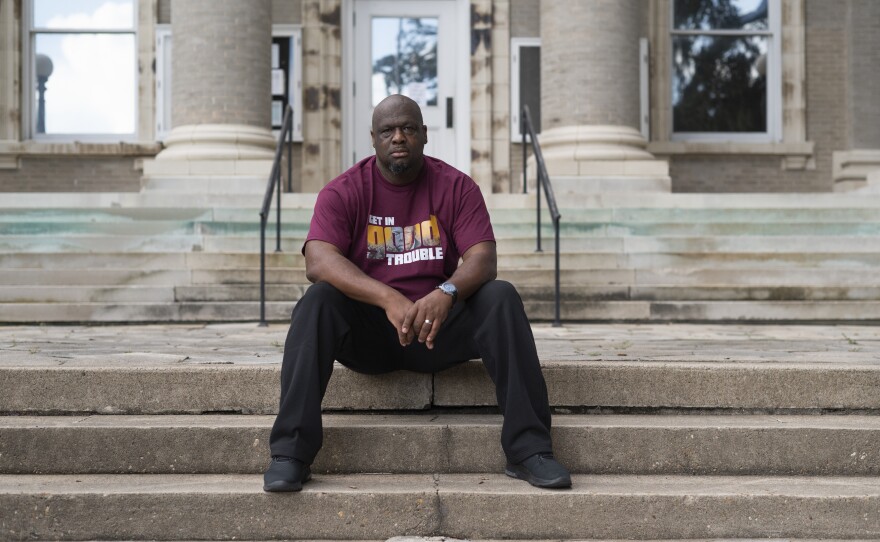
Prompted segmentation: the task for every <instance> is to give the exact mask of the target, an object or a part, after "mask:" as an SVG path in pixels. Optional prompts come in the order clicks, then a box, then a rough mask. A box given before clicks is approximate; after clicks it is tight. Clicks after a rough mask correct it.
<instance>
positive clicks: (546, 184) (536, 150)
mask: <svg viewBox="0 0 880 542" xmlns="http://www.w3.org/2000/svg"><path fill="white" fill-rule="evenodd" d="M522 124H523V130H522V148H523V194H526V193H528V180H527V168H528V162H527V160H528V158H527V154H528V147H527V146H526V135H528V136H529V139H531V143H532V154H533V155H534V157H535V164H536V165H537V170H538V187H537V188H538V189H537V197H538V199H537V202H538V204H537V215H538V217H537V218H538V247H537V248H536V249H535V252H544V251H543V250H542V249H541V187H543V188H544V195H545V196H546V197H547V207H548V208H549V209H550V217H551V218H552V220H553V229H554V230H555V232H556V276H555V282H556V316H555V318H554V320H553V327H560V326H561V325H562V321H561V317H560V292H559V290H560V288H559V219H560V218H562V215H560V214H559V207H557V206H556V196H554V195H553V186H552V185H551V184H550V175H548V174H547V165H546V164H545V163H544V155H543V154H542V153H541V145H540V144H539V143H538V136H537V135H535V128H534V127H533V126H532V116H531V114H530V113H529V106H528V105H523V110H522Z"/></svg>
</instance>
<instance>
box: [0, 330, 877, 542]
mask: <svg viewBox="0 0 880 542" xmlns="http://www.w3.org/2000/svg"><path fill="white" fill-rule="evenodd" d="M285 332H286V328H285V327H284V326H282V325H273V326H270V327H269V328H257V327H255V326H253V324H223V325H219V324H215V325H208V326H204V325H202V326H196V325H153V326H118V327H114V326H101V327H71V326H50V327H43V328H36V327H15V326H6V327H2V328H0V345H2V352H3V356H2V359H0V388H2V389H3V390H4V391H3V393H2V394H0V413H2V414H4V415H2V416H0V538H2V539H3V540H32V539H37V540H50V539H51V540H134V539H146V540H232V539H238V540H274V539H306V540H343V539H345V540H384V539H387V538H389V537H392V536H397V535H408V536H448V537H453V538H468V539H473V540H482V539H485V540H497V539H519V540H526V539H534V540H565V539H580V540H584V539H607V540H616V539H618V540H619V539H644V540H660V539H667V540H674V539H756V538H777V539H782V538H785V539H820V538H830V539H876V538H877V537H878V536H880V514H878V510H880V481H878V480H880V478H878V474H880V454H878V450H880V416H877V413H878V412H880V395H878V394H877V393H876V391H877V389H878V387H880V366H878V364H877V357H878V354H880V332H878V331H877V330H876V329H874V328H872V327H857V326H847V327H832V326H803V327H798V326H764V327H756V326H748V327H747V326H705V325H703V326H695V325H680V324H672V325H668V324H667V325H655V326H651V325H641V326H633V325H591V326H585V325H579V326H568V327H565V328H552V327H549V326H547V325H538V326H536V328H535V335H536V337H537V345H538V350H539V354H540V357H541V360H542V364H543V365H544V372H545V376H546V379H547V383H548V389H549V394H550V398H551V403H552V404H553V406H554V410H555V415H554V429H553V438H554V443H555V448H556V454H557V456H558V457H559V458H560V459H561V460H562V461H564V462H565V463H566V464H567V465H568V466H569V467H570V468H571V469H572V471H573V472H574V487H573V489H571V490H567V491H546V490H538V489H535V488H532V487H531V486H528V485H527V484H525V483H523V482H520V481H515V480H511V479H508V478H507V477H505V476H504V475H503V474H502V469H503V466H504V461H503V457H502V455H501V452H500V449H499V448H500V446H499V444H498V442H499V435H500V422H501V420H500V417H499V416H498V414H497V413H495V412H494V409H493V407H492V405H494V400H493V393H492V385H491V383H490V382H489V380H488V377H487V375H486V374H485V371H484V370H483V369H482V365H481V364H480V363H479V362H477V361H472V362H468V363H466V364H464V365H462V366H460V367H458V368H456V369H454V370H451V371H447V372H444V373H440V374H437V375H434V376H431V375H420V374H414V373H405V372H402V373H396V374H392V375H386V376H381V377H378V376H364V375H358V374H355V373H353V372H351V371H348V370H346V369H344V368H343V367H341V366H337V368H336V370H335V372H334V374H333V377H332V379H331V381H330V388H329V391H328V395H327V398H326V400H325V408H326V412H325V416H324V420H325V444H324V449H323V450H322V451H321V453H320V454H319V456H318V459H317V461H316V463H315V465H314V470H315V472H316V475H315V478H314V480H313V481H312V482H310V483H309V484H307V485H306V486H305V489H304V490H303V491H302V492H301V493H297V494H266V493H263V492H262V491H261V483H262V482H261V476H260V473H261V472H262V470H263V469H264V468H265V466H266V464H267V456H268V445H267V437H268V434H269V429H270V426H271V423H272V420H273V416H272V414H273V413H274V412H275V409H276V402H277V397H278V389H277V388H278V381H279V373H280V367H279V359H280V356H281V353H280V350H281V346H280V345H281V344H282V343H283V339H284V335H285Z"/></svg>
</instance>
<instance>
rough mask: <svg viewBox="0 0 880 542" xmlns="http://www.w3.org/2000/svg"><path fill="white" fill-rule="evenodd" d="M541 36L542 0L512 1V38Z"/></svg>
mask: <svg viewBox="0 0 880 542" xmlns="http://www.w3.org/2000/svg"><path fill="white" fill-rule="evenodd" d="M540 36H541V2H540V0H510V37H511V38H537V37H540Z"/></svg>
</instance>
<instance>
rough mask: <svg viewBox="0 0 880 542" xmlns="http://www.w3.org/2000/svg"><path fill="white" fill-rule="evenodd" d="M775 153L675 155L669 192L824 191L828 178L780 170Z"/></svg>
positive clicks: (804, 172)
mask: <svg viewBox="0 0 880 542" xmlns="http://www.w3.org/2000/svg"><path fill="white" fill-rule="evenodd" d="M779 163H780V158H779V157H775V156H676V157H675V158H674V159H673V160H670V165H669V174H670V175H671V176H672V191H673V192H828V191H829V190H831V182H830V177H829V178H824V177H820V176H818V175H816V172H815V171H783V170H781V168H780V166H779Z"/></svg>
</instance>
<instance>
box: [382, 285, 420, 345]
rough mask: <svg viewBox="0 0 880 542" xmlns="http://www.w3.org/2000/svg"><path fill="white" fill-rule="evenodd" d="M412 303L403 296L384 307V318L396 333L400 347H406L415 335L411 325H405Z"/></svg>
mask: <svg viewBox="0 0 880 542" xmlns="http://www.w3.org/2000/svg"><path fill="white" fill-rule="evenodd" d="M412 306H413V302H412V301H410V300H409V299H407V298H406V297H405V296H403V295H399V296H398V297H396V298H395V299H394V300H393V301H392V302H391V303H389V304H388V305H386V307H385V316H386V317H388V321H389V322H391V325H392V326H394V329H395V330H396V331H397V340H399V341H400V346H406V345H408V344H409V343H411V342H412V340H413V337H414V336H415V334H414V333H413V330H412V325H409V326H407V325H406V315H407V314H409V311H410V310H412Z"/></svg>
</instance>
